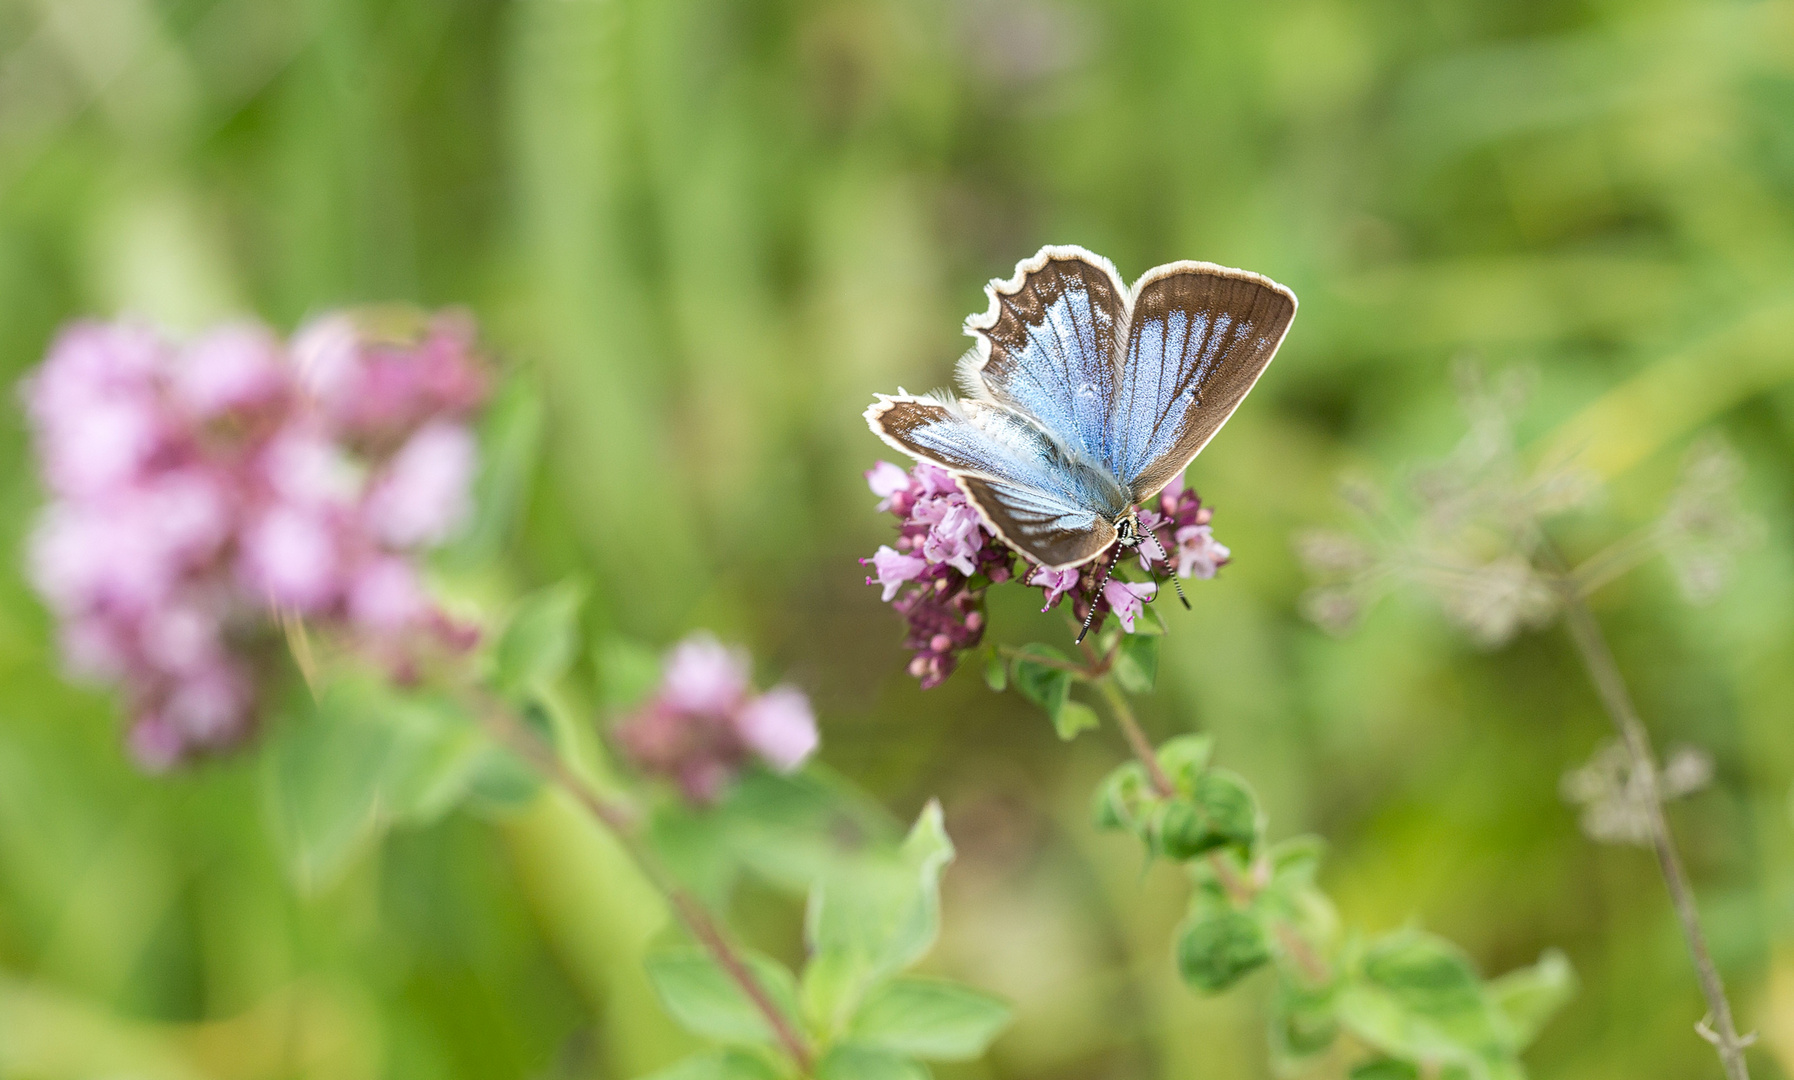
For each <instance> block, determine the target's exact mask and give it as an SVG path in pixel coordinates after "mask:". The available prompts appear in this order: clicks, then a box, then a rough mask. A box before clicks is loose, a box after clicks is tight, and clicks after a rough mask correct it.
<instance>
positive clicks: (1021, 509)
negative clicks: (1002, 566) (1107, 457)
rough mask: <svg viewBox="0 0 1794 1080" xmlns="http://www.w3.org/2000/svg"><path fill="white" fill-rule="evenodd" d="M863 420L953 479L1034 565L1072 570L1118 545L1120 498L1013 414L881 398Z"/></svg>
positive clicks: (979, 406) (972, 405)
mask: <svg viewBox="0 0 1794 1080" xmlns="http://www.w3.org/2000/svg"><path fill="white" fill-rule="evenodd" d="M866 420H867V423H869V424H870V425H871V427H872V430H873V431H875V432H877V433H878V434H879V436H880V437H881V438H883V439H884V440H885V441H886V442H888V443H890V444H891V445H892V446H894V447H896V448H897V449H899V450H901V451H903V452H904V453H906V454H908V455H910V456H911V457H915V458H920V459H922V460H924V461H931V462H934V463H935V464H937V465H939V466H941V467H942V468H944V469H947V470H948V471H950V472H952V473H953V474H954V475H955V476H956V477H957V478H958V479H959V481H960V485H961V487H962V488H964V489H965V491H966V495H967V497H968V498H970V499H971V500H972V502H973V504H974V505H975V506H977V507H978V509H979V510H980V511H982V513H983V515H984V518H985V520H986V521H987V522H988V523H989V524H990V525H991V526H992V528H993V529H995V530H996V532H997V533H998V535H1000V536H1001V537H1002V538H1003V539H1004V540H1005V541H1007V542H1008V543H1009V544H1010V545H1011V546H1013V547H1016V548H1019V549H1020V550H1022V551H1023V552H1025V553H1027V554H1028V555H1029V556H1030V557H1031V558H1033V559H1034V560H1035V561H1036V562H1039V563H1041V564H1043V565H1046V566H1052V567H1055V568H1058V567H1065V566H1073V565H1076V564H1078V563H1081V562H1084V561H1087V560H1088V559H1090V558H1093V557H1094V556H1096V555H1097V554H1099V553H1101V552H1102V551H1103V550H1104V549H1105V548H1107V547H1108V545H1109V544H1110V543H1111V542H1112V541H1113V540H1114V538H1115V529H1114V526H1113V525H1112V524H1111V522H1112V521H1113V520H1114V518H1115V516H1116V515H1117V514H1119V513H1121V512H1122V511H1123V510H1125V509H1126V507H1127V493H1126V492H1125V491H1123V490H1122V489H1121V488H1120V486H1119V485H1118V484H1116V483H1115V481H1114V479H1113V478H1112V477H1110V476H1109V475H1108V472H1107V470H1106V469H1103V468H1102V467H1100V466H1097V465H1095V464H1093V463H1091V462H1090V461H1088V460H1087V459H1085V458H1084V457H1083V455H1081V454H1079V453H1077V452H1076V451H1074V450H1070V449H1068V448H1066V447H1064V446H1062V445H1060V444H1059V443H1058V442H1057V441H1056V440H1054V439H1053V438H1052V437H1051V436H1050V435H1048V434H1047V433H1046V432H1045V431H1044V430H1043V429H1042V428H1041V427H1040V426H1039V425H1038V424H1036V423H1034V422H1033V421H1032V420H1031V419H1029V418H1028V417H1025V416H1023V415H1021V414H1020V413H1017V412H1015V411H1014V410H1012V409H1008V408H1004V407H1002V406H1000V405H991V404H988V403H986V402H981V401H958V402H945V401H940V400H937V399H934V398H926V397H923V398H917V397H909V396H907V395H902V396H898V397H886V396H883V395H880V397H879V399H878V400H877V401H876V402H874V403H873V405H872V407H871V408H869V409H867V410H866Z"/></svg>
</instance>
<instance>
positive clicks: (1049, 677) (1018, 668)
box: [1010, 642, 1072, 725]
mask: <svg viewBox="0 0 1794 1080" xmlns="http://www.w3.org/2000/svg"><path fill="white" fill-rule="evenodd" d="M1021 651H1022V654H1023V655H1021V656H1018V657H1016V658H1015V660H1014V661H1013V662H1012V663H1011V664H1010V681H1011V682H1012V683H1013V684H1014V686H1015V688H1016V690H1018V691H1020V692H1021V695H1022V696H1023V697H1025V698H1027V699H1028V700H1029V701H1032V702H1033V703H1034V704H1036V705H1038V706H1040V707H1041V708H1042V709H1045V710H1046V714H1047V718H1048V719H1050V720H1052V721H1053V722H1054V724H1055V725H1057V724H1058V722H1059V713H1060V711H1061V710H1062V709H1064V708H1065V703H1066V702H1067V701H1068V700H1069V699H1070V697H1071V683H1072V677H1071V673H1070V672H1068V671H1063V670H1061V669H1059V668H1057V667H1052V666H1050V665H1047V664H1043V663H1039V662H1038V661H1035V660H1030V659H1029V657H1040V658H1043V659H1048V660H1055V661H1060V662H1065V661H1066V657H1065V654H1064V653H1062V652H1060V651H1059V650H1058V649H1055V648H1053V647H1052V646H1051V645H1042V644H1039V643H1038V642H1036V643H1032V644H1029V645H1024V646H1022V650H1021Z"/></svg>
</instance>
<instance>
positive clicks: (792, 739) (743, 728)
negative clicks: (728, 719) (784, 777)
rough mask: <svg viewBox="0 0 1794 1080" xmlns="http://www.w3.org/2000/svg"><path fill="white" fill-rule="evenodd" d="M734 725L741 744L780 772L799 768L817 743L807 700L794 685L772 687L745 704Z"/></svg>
mask: <svg viewBox="0 0 1794 1080" xmlns="http://www.w3.org/2000/svg"><path fill="white" fill-rule="evenodd" d="M735 726H736V728H737V730H738V731H739V732H740V733H741V739H742V741H743V742H745V743H747V744H748V745H749V746H751V747H753V749H754V752H755V753H757V754H759V755H760V757H761V758H762V759H764V760H765V761H766V763H767V764H768V765H771V766H772V767H773V768H775V769H777V770H779V771H780V772H791V771H792V770H794V769H796V768H797V767H798V766H799V765H802V764H803V763H804V759H806V758H808V757H809V756H810V755H811V754H813V753H815V751H816V746H817V744H818V743H819V742H820V737H819V736H818V735H817V733H816V715H815V713H813V712H812V711H811V710H810V699H809V698H807V697H805V696H804V694H803V691H801V690H799V689H797V688H796V687H794V686H775V687H773V688H772V689H771V690H768V691H767V692H766V693H764V694H761V695H760V696H759V697H757V698H755V699H753V700H752V701H750V702H748V703H747V705H746V706H744V707H743V708H742V710H741V712H740V714H738V715H737V717H736V720H735Z"/></svg>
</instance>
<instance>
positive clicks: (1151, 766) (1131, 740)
mask: <svg viewBox="0 0 1794 1080" xmlns="http://www.w3.org/2000/svg"><path fill="white" fill-rule="evenodd" d="M1093 681H1094V682H1095V684H1096V687H1097V689H1098V690H1100V691H1101V692H1102V695H1103V698H1104V700H1106V701H1107V702H1108V703H1109V712H1110V713H1111V714H1113V715H1114V717H1115V726H1116V727H1118V728H1120V729H1121V734H1122V736H1123V737H1124V738H1126V739H1127V742H1128V746H1130V747H1132V748H1133V751H1134V757H1135V758H1136V759H1137V760H1138V761H1139V762H1140V764H1141V766H1142V767H1144V768H1145V769H1146V775H1147V777H1148V778H1149V779H1150V780H1151V781H1152V789H1153V791H1155V792H1157V793H1158V796H1159V797H1160V798H1161V799H1170V798H1175V797H1176V796H1177V787H1176V785H1174V784H1172V782H1171V777H1169V776H1167V775H1166V774H1165V767H1164V766H1163V765H1160V764H1159V756H1158V754H1156V753H1154V752H1153V749H1152V740H1151V739H1148V738H1147V737H1146V731H1145V730H1144V729H1143V728H1141V727H1140V721H1139V720H1138V719H1136V718H1135V716H1134V707H1133V705H1132V704H1130V703H1129V702H1128V699H1127V695H1126V694H1124V693H1122V691H1121V688H1120V687H1119V686H1116V685H1115V683H1114V680H1112V679H1108V678H1102V679H1096V680H1093ZM1208 865H1209V869H1210V870H1212V871H1214V874H1215V877H1216V879H1217V880H1219V881H1220V882H1221V888H1222V889H1223V890H1224V891H1225V892H1226V893H1227V896H1228V899H1230V900H1232V901H1233V902H1234V903H1235V904H1239V905H1244V904H1249V903H1251V902H1252V900H1253V898H1255V897H1256V896H1257V895H1258V893H1259V891H1260V890H1261V889H1262V888H1263V886H1262V885H1260V884H1258V883H1256V882H1254V881H1252V880H1249V879H1247V878H1243V877H1241V876H1240V875H1239V873H1238V872H1237V871H1236V870H1235V869H1234V867H1233V865H1232V864H1231V863H1229V862H1228V861H1227V858H1226V856H1224V855H1222V854H1221V853H1220V852H1218V851H1211V852H1210V853H1209V855H1208ZM1273 930H1274V931H1275V933H1276V934H1277V940H1278V943H1279V944H1281V945H1282V946H1283V949H1284V951H1285V952H1287V953H1288V954H1289V956H1290V959H1292V960H1294V961H1295V963H1296V966H1297V967H1299V968H1301V969H1302V973H1303V974H1304V975H1306V976H1307V977H1308V978H1309V979H1310V980H1311V981H1312V982H1314V983H1315V984H1316V985H1320V986H1324V985H1326V984H1327V983H1330V982H1332V981H1333V968H1332V965H1330V964H1328V963H1327V961H1326V959H1325V958H1324V957H1322V956H1321V955H1320V954H1319V953H1317V952H1315V950H1314V946H1313V945H1312V944H1311V943H1310V942H1309V941H1308V939H1307V938H1305V937H1303V936H1302V934H1301V932H1300V931H1299V930H1297V929H1296V928H1295V927H1294V926H1292V925H1290V924H1289V922H1288V921H1286V920H1283V919H1279V920H1277V921H1276V923H1275V924H1274V925H1273Z"/></svg>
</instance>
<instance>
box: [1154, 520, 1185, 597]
mask: <svg viewBox="0 0 1794 1080" xmlns="http://www.w3.org/2000/svg"><path fill="white" fill-rule="evenodd" d="M1146 535H1147V536H1148V537H1150V538H1151V539H1152V546H1153V547H1156V548H1158V549H1159V561H1160V562H1162V563H1164V564H1165V576H1166V577H1168V578H1170V579H1171V587H1172V588H1174V589H1176V590H1177V598H1178V599H1179V600H1181V601H1183V605H1184V610H1185V611H1188V610H1190V598H1189V597H1187V596H1185V595H1184V584H1183V582H1181V581H1179V580H1177V567H1175V566H1172V565H1171V555H1170V553H1168V552H1167V551H1166V550H1165V545H1164V544H1161V543H1159V537H1158V534H1157V533H1152V532H1149V533H1147V534H1146ZM1148 572H1149V573H1150V572H1151V568H1150V567H1148ZM1152 580H1153V582H1154V583H1155V584H1156V583H1157V582H1158V580H1159V575H1158V574H1156V573H1155V574H1153V575H1152Z"/></svg>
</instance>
